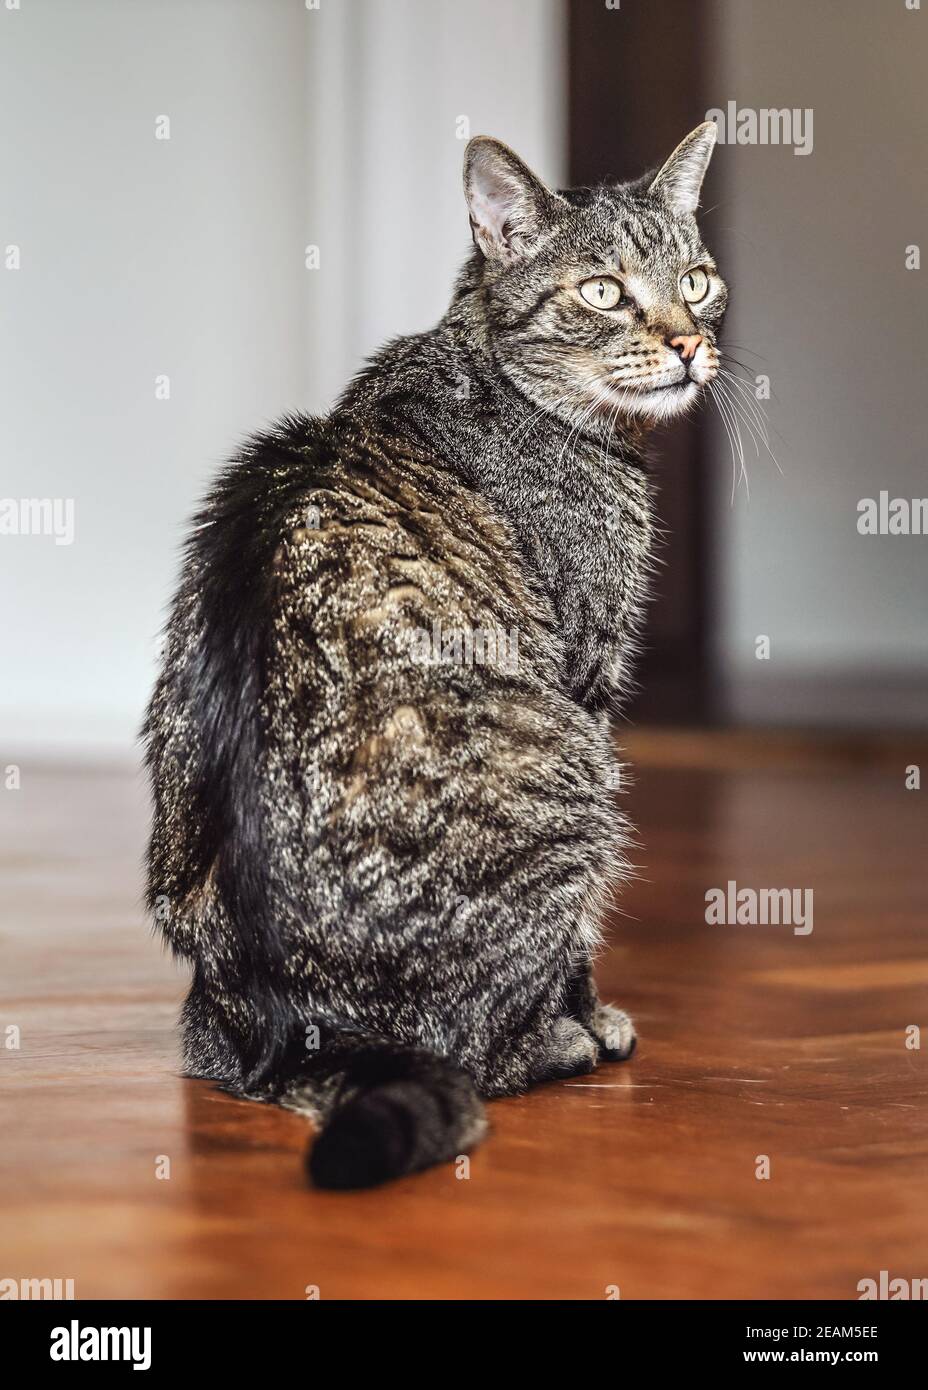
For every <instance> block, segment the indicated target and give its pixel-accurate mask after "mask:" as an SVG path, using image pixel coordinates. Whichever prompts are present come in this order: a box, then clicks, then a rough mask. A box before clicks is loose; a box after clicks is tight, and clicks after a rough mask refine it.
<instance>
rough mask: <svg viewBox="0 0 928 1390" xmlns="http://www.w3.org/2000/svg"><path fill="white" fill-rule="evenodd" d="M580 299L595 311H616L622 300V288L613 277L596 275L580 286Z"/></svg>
mask: <svg viewBox="0 0 928 1390" xmlns="http://www.w3.org/2000/svg"><path fill="white" fill-rule="evenodd" d="M580 297H581V299H585V300H586V302H587V304H592V305H593V308H594V309H614V308H615V306H616V305H617V304H618V302H619V300H620V299H621V298H622V286H621V285H620V284H619V282H618V280H613V279H612V277H611V275H594V277H593V279H592V280H584V282H583V284H582V285H581V286H580Z"/></svg>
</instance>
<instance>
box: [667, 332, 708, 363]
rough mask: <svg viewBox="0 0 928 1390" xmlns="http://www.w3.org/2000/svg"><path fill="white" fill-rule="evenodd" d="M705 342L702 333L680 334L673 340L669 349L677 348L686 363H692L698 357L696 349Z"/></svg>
mask: <svg viewBox="0 0 928 1390" xmlns="http://www.w3.org/2000/svg"><path fill="white" fill-rule="evenodd" d="M702 341H703V336H702V334H701V333H687V334H678V335H677V337H676V338H671V340H670V342H669V343H668V347H672V348H676V350H677V352H678V353H679V354H680V356H681V357H682V358H683V361H684V362H690V361H692V359H693V358H694V357H695V356H696V349H697V348H698V347H699V344H700V343H701V342H702Z"/></svg>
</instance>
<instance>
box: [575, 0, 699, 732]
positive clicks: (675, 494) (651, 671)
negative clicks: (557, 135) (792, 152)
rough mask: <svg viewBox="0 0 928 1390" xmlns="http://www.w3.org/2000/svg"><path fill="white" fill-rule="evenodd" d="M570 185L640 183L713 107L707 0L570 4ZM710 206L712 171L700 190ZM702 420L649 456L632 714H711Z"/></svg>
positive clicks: (661, 439) (671, 432)
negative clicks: (657, 533) (656, 539)
mask: <svg viewBox="0 0 928 1390" xmlns="http://www.w3.org/2000/svg"><path fill="white" fill-rule="evenodd" d="M567 9H568V30H569V151H570V181H571V183H574V184H589V183H601V182H602V181H603V180H604V179H616V180H620V181H621V180H624V179H630V178H636V177H638V176H639V175H640V174H642V173H643V172H644V171H645V170H646V169H648V168H651V167H654V166H656V165H659V164H661V163H662V162H663V160H664V159H665V158H666V157H667V155H669V154H670V152H671V150H673V149H674V147H675V146H676V145H677V144H678V143H679V142H680V140H682V138H683V136H684V135H686V133H687V132H688V131H689V130H691V129H692V128H693V127H694V126H696V125H698V124H699V122H700V121H702V120H704V119H705V113H706V111H707V109H708V108H709V107H710V106H711V105H712V104H713V103H712V102H711V100H710V99H709V93H708V91H707V78H706V73H705V68H704V58H703V55H704V54H705V53H706V51H707V48H708V47H709V44H708V42H707V30H708V28H709V23H710V17H711V9H712V5H711V0H685V3H675V4H668V3H661V4H655V3H654V0H621V4H620V5H617V6H615V7H612V8H610V7H608V6H607V4H606V3H604V0H568V4H567ZM711 202H712V169H711V166H710V170H709V174H708V178H707V186H706V189H705V191H704V194H703V203H704V205H705V206H709V205H711ZM703 431H704V424H703V423H702V422H701V421H700V420H699V419H697V418H694V419H691V420H687V421H678V422H676V423H675V424H674V425H673V426H672V428H670V429H667V430H663V429H662V430H660V431H659V432H657V433H656V434H655V437H654V441H653V448H652V450H651V453H652V455H653V458H654V464H653V471H654V476H655V479H656V482H657V507H658V517H659V521H660V525H661V526H662V528H663V529H664V530H665V532H666V536H665V538H664V540H663V542H662V543H661V545H660V548H659V555H658V568H657V574H656V577H655V582H654V586H653V599H652V602H651V606H650V611H649V615H648V622H647V628H646V633H645V643H644V647H643V652H642V657H641V659H640V662H639V667H638V677H639V681H640V687H641V688H640V691H639V693H638V694H637V695H636V696H635V698H634V700H633V701H632V703H631V705H630V706H629V709H628V714H629V717H630V718H631V719H633V720H634V721H636V722H639V721H660V722H676V723H679V722H685V723H692V722H702V721H705V720H706V719H707V718H708V717H709V714H710V710H709V699H708V691H709V674H710V673H709V646H708V640H707V603H708V596H709V572H708V561H709V546H708V544H707V535H706V527H707V519H708V509H707V506H706V467H705V450H704V444H703Z"/></svg>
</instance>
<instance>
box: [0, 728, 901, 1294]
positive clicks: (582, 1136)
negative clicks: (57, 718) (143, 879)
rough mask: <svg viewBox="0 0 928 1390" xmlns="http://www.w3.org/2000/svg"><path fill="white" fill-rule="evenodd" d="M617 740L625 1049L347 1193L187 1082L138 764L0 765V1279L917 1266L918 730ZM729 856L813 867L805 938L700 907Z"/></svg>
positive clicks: (332, 1278)
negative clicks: (456, 1156) (629, 876)
mask: <svg viewBox="0 0 928 1390" xmlns="http://www.w3.org/2000/svg"><path fill="white" fill-rule="evenodd" d="M626 746H627V747H629V749H630V751H631V753H632V756H633V757H634V758H635V761H636V763H637V772H636V785H635V786H634V787H632V788H630V789H629V791H628V792H627V794H626V801H627V804H628V807H629V809H630V811H631V812H632V813H633V814H634V816H635V818H636V820H637V822H638V825H639V828H640V845H639V848H638V850H637V854H636V858H637V862H638V864H639V865H640V877H639V878H638V880H637V881H636V882H634V883H633V884H632V885H631V886H630V887H629V888H628V889H627V891H626V892H625V894H624V897H623V901H622V907H623V909H624V915H623V916H616V917H615V918H614V920H613V923H612V929H611V933H610V938H609V945H608V949H607V950H606V951H605V952H604V954H603V957H602V960H601V963H600V968H599V978H600V981H601V985H602V992H603V993H604V995H605V996H606V997H607V998H610V999H614V1000H616V1001H617V1002H621V1003H622V1004H624V1005H626V1006H627V1007H628V1008H630V1009H631V1011H632V1012H633V1013H634V1015H635V1018H636V1020H637V1022H638V1025H639V1031H640V1035H641V1041H640V1045H639V1049H638V1053H637V1055H636V1056H635V1058H634V1060H633V1061H632V1062H631V1063H628V1064H625V1065H624V1066H608V1067H602V1068H600V1070H599V1071H598V1072H596V1073H595V1074H594V1075H592V1076H589V1077H583V1078H580V1079H577V1080H575V1081H573V1082H567V1083H561V1084H555V1085H550V1086H547V1087H545V1088H543V1089H539V1090H537V1091H535V1092H533V1093H532V1094H530V1095H528V1096H525V1097H523V1098H520V1099H517V1100H511V1101H503V1102H499V1103H496V1104H495V1105H494V1106H493V1107H492V1111H491V1119H492V1127H493V1132H492V1136H491V1138H490V1139H489V1140H488V1142H486V1143H485V1144H484V1145H483V1146H482V1147H481V1148H480V1149H479V1150H478V1151H477V1152H476V1153H475V1154H474V1156H473V1158H472V1160H471V1169H470V1177H469V1179H461V1178H458V1177H456V1175H455V1172H454V1170H453V1169H452V1168H450V1167H448V1168H441V1169H433V1170H432V1171H430V1172H428V1173H425V1174H423V1175H420V1176H418V1177H415V1178H411V1179H408V1180H406V1181H404V1182H402V1183H398V1184H396V1185H395V1186H392V1187H389V1188H385V1189H381V1190H378V1191H372V1192H367V1193H362V1194H357V1195H355V1194H330V1193H321V1192H314V1191H312V1190H310V1189H308V1188H307V1187H306V1186H305V1184H304V1180H303V1175H302V1154H303V1150H304V1147H305V1145H306V1141H307V1137H308V1129H307V1128H306V1125H305V1122H304V1121H303V1120H302V1119H300V1118H299V1117H298V1116H295V1115H291V1114H286V1113H284V1112H282V1111H278V1110H275V1109H271V1108H265V1107H262V1106H258V1105H254V1104H249V1103H246V1102H241V1101H236V1100H233V1099H230V1098H229V1097H227V1096H224V1095H222V1094H220V1093H218V1092H216V1091H214V1090H212V1089H211V1088H210V1086H209V1085H207V1084H205V1083H201V1082H192V1081H184V1080H182V1079H181V1078H180V1077H179V1076H178V1075H177V1070H176V1069H177V1050H176V1041H175V1033H174V1022H175V1017H176V1014H177V1009H178V1004H179V1002H180V999H181V997H182V993H183V987H184V986H183V978H182V973H181V972H180V970H179V969H178V968H177V967H175V966H174V965H173V964H172V963H171V962H170V961H169V960H168V959H167V958H166V957H165V956H164V955H163V954H162V952H161V949H160V947H159V946H158V945H156V944H155V942H154V941H153V940H152V938H151V937H150V935H149V933H148V930H147V928H146V927H145V926H144V925H143V918H142V913H141V911H140V908H139V893H140V879H139V872H138V862H139V859H140V854H141V848H142V842H143V834H144V819H145V810H144V796H143V793H142V789H141V784H140V781H139V779H138V778H137V777H134V776H133V775H131V774H128V773H123V772H115V771H102V770H101V771H95V772H88V771H79V770H72V771H64V770H52V769H46V770H37V769H30V768H29V767H27V766H26V767H23V772H22V779H23V780H22V788H21V790H19V791H5V790H0V817H2V867H3V885H4V886H3V894H2V903H3V915H4V922H3V926H2V936H0V949H2V999H0V1044H2V1042H3V1041H4V1040H5V1039H6V1040H7V1041H8V1040H9V1037H10V1036H12V1035H7V1034H6V1032H5V1030H6V1029H7V1028H8V1026H9V1025H16V1026H18V1027H19V1028H20V1029H21V1046H20V1048H19V1050H15V1049H10V1048H9V1047H6V1048H2V1046H0V1085H2V1123H0V1145H2V1163H3V1172H2V1182H0V1278H17V1279H19V1278H54V1277H59V1278H62V1279H64V1278H72V1279H74V1281H75V1292H76V1295H77V1297H78V1298H90V1297H128V1298H139V1297H156V1298H168V1297H182V1298H206V1297H218V1298H254V1297H273V1298H287V1299H302V1298H305V1297H306V1292H305V1291H306V1289H307V1286H316V1287H318V1289H319V1292H320V1295H321V1297H322V1298H330V1299H331V1298H364V1299H383V1298H462V1299H479V1298H494V1299H496V1298H529V1299H538V1298H541V1299H549V1298H572V1299H575V1298H592V1299H602V1298H604V1297H606V1291H607V1289H609V1288H610V1287H611V1286H618V1287H619V1288H620V1289H621V1296H622V1298H625V1299H635V1298H648V1297H650V1298H681V1297H686V1298H731V1297H748V1298H761V1297H765V1296H776V1297H784V1298H809V1297H814V1298H818V1297H834V1298H856V1297H857V1283H858V1281H859V1280H861V1279H863V1278H866V1277H878V1275H879V1271H880V1270H882V1269H886V1270H888V1271H889V1274H890V1276H891V1277H898V1276H902V1277H905V1278H920V1277H925V1276H928V1202H926V1200H925V1191H926V1158H928V1124H926V1105H925V1100H926V1084H925V1076H926V1064H928V1031H925V1038H924V1047H923V1048H922V1049H921V1050H918V1051H916V1050H912V1049H910V1048H907V1047H906V1030H907V1028H910V1027H911V1026H912V1025H916V1026H920V1027H921V1028H922V1029H923V1030H928V988H926V986H928V942H926V906H928V895H926V884H928V871H926V857H928V855H926V851H928V835H926V829H928V815H926V810H925V805H926V803H925V798H926V797H928V788H926V789H925V790H923V791H920V792H919V791H907V790H906V789H905V785H904V768H905V766H906V764H910V763H916V762H918V761H919V750H917V749H915V748H914V747H910V746H908V745H907V744H906V742H905V740H901V741H895V742H889V743H885V744H884V743H881V742H880V741H879V740H878V741H876V742H875V743H874V741H872V740H870V741H859V740H853V739H847V740H844V741H841V742H838V743H833V744H827V743H824V744H823V743H822V742H821V741H820V740H817V741H815V742H814V743H812V744H806V743H804V742H803V740H802V739H798V738H796V737H795V736H793V737H790V738H788V739H779V740H775V739H774V740H770V739H768V740H757V739H744V738H742V739H740V740H739V739H731V738H728V739H726V738H725V737H719V736H716V737H701V736H689V735H685V736H684V735H652V734H648V735H638V736H637V737H635V738H632V737H629V738H627V739H626ZM921 758H922V763H921V766H922V776H923V777H925V776H926V774H928V758H926V757H925V749H924V748H922V749H921ZM730 879H731V880H735V881H736V882H737V884H738V886H739V887H752V888H780V887H789V888H800V889H806V888H808V889H812V890H813V893H814V898H813V905H814V930H813V932H812V934H811V935H807V936H797V935H794V934H793V933H792V932H791V930H790V929H789V928H788V927H783V926H779V927H777V926H755V927H749V926H742V927H739V926H709V925H707V924H706V922H705V918H704V914H705V893H706V890H707V889H709V888H711V887H724V886H725V885H726V883H727V882H728V880H730ZM761 1155H766V1156H767V1157H768V1159H769V1164H770V1177H769V1180H759V1179H758V1178H757V1177H756V1176H755V1174H756V1171H757V1167H758V1162H759V1156H761ZM164 1158H167V1159H169V1160H170V1177H169V1178H168V1179H163V1178H161V1179H159V1178H158V1177H157V1176H156V1173H157V1170H158V1167H159V1164H161V1166H162V1168H163V1167H164V1163H163V1160H164Z"/></svg>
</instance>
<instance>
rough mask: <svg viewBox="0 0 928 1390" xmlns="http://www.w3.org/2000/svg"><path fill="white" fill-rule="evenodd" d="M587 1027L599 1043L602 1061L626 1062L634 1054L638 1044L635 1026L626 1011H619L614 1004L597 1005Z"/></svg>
mask: <svg viewBox="0 0 928 1390" xmlns="http://www.w3.org/2000/svg"><path fill="white" fill-rule="evenodd" d="M587 1026H588V1027H589V1030H590V1032H591V1033H592V1034H593V1037H594V1038H595V1039H596V1041H597V1042H598V1043H599V1048H600V1057H601V1059H602V1061H604V1062H624V1061H625V1060H626V1059H627V1058H629V1057H630V1056H631V1055H632V1053H633V1052H634V1050H635V1046H636V1044H637V1042H638V1038H637V1035H636V1033H635V1025H634V1024H633V1023H632V1021H631V1019H630V1018H629V1016H628V1014H627V1013H626V1012H625V1010H624V1009H617V1008H616V1007H615V1006H614V1005H613V1004H597V1005H596V1011H595V1013H594V1014H593V1017H592V1019H591V1021H590V1023H589V1024H588V1025H587Z"/></svg>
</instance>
